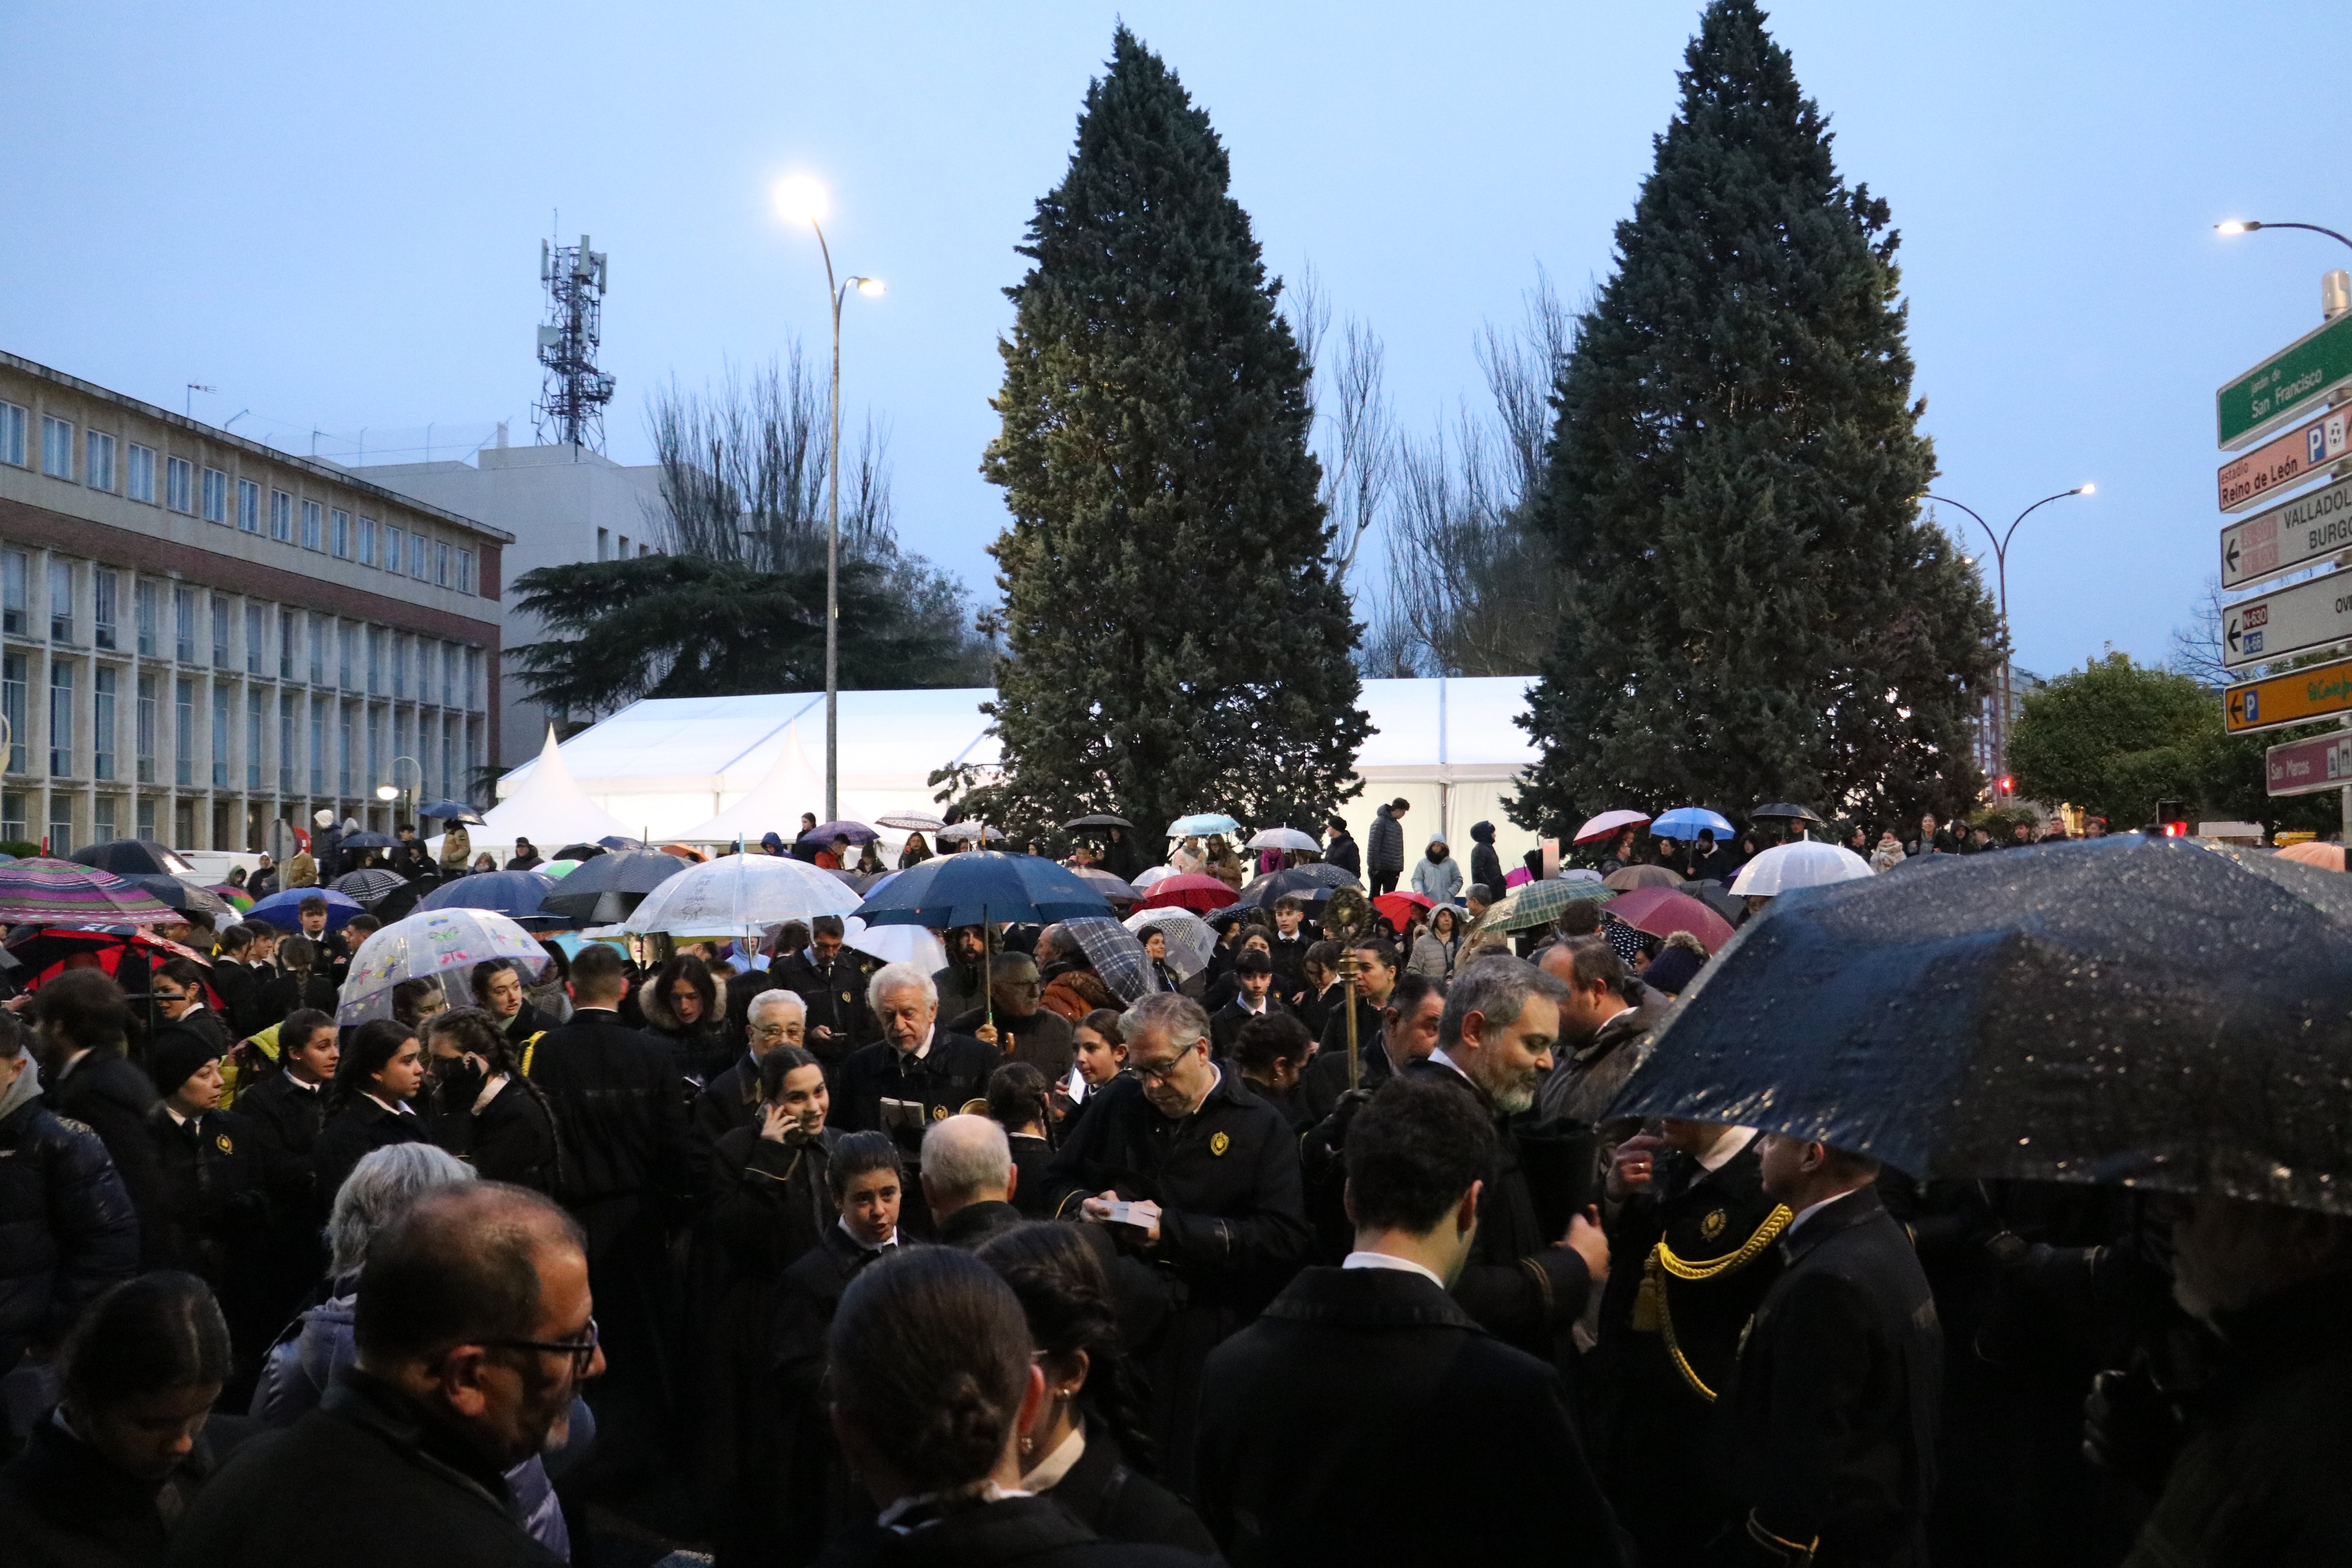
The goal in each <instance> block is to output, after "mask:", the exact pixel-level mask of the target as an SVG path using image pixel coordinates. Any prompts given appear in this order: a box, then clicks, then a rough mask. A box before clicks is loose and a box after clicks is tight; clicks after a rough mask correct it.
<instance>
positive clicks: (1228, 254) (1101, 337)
mask: <svg viewBox="0 0 2352 1568" xmlns="http://www.w3.org/2000/svg"><path fill="white" fill-rule="evenodd" d="M1228 177H1229V169H1228V166H1227V162H1226V154H1225V149H1224V147H1223V143H1222V142H1219V140H1218V138H1217V135H1216V132H1214V131H1213V130H1212V129H1211V128H1210V125H1209V119H1208V116H1207V115H1206V114H1204V113H1203V112H1202V111H1201V110H1199V109H1197V108H1195V107H1194V106H1193V104H1192V100H1191V98H1190V97H1189V95H1187V94H1186V92H1185V91H1184V89H1183V87H1182V85H1181V83H1180V82H1179V81H1178V80H1177V79H1176V76H1175V74H1174V73H1173V72H1172V71H1171V70H1170V69H1169V68H1168V67H1167V65H1166V63H1165V62H1164V61H1162V60H1161V59H1160V58H1159V57H1158V56H1156V55H1154V54H1153V53H1151V52H1150V50H1149V49H1147V48H1145V47H1143V46H1142V45H1141V44H1140V43H1139V42H1138V41H1137V40H1136V38H1135V37H1134V36H1133V35H1132V34H1130V33H1129V31H1128V30H1127V29H1126V28H1125V27H1121V28H1119V29H1118V33H1117V35H1116V36H1115V38H1114V40H1113V44H1112V57H1111V60H1110V64H1109V68H1108V72H1107V74H1106V75H1104V76H1103V77H1101V78H1100V79H1097V80H1096V81H1095V82H1093V83H1092V84H1091V85H1090V86H1089V87H1088V88H1087V101H1086V109H1085V111H1084V112H1083V113H1082V114H1081V115H1080V117H1079V120H1078V135H1077V146H1076V151H1075V152H1074V153H1072V155H1071V158H1070V163H1069V169H1068V172H1067V173H1066V174H1065V175H1064V176H1063V179H1062V182H1061V184H1058V185H1056V186H1055V188H1054V189H1053V190H1052V191H1051V192H1049V193H1047V195H1045V196H1044V197H1043V198H1042V199H1041V200H1040V201H1039V202H1038V203H1037V211H1036V216H1035V217H1034V219H1033V220H1032V221H1031V223H1030V226H1029V230H1028V236H1027V243H1025V244H1024V245H1023V246H1022V247H1020V249H1021V254H1023V255H1024V256H1026V257H1028V258H1030V259H1031V261H1032V262H1033V263H1034V265H1032V267H1031V268H1030V269H1029V271H1028V273H1027V275H1026V276H1024V278H1023V279H1022V280H1021V282H1020V283H1019V284H1018V285H1017V286H1015V287H1014V288H1013V289H1008V290H1006V292H1007V294H1008V295H1009V296H1010V297H1011V299H1012V300H1013V304H1014V306H1015V307H1016V308H1017V309H1016V314H1015V318H1014V322H1013V336H1012V338H1011V340H1010V341H1009V342H1003V343H1002V344H1001V345H1000V346H1001V348H1002V351H1003V355H1004V384H1003V390H1002V391H1001V392H1000V394H999V395H998V396H997V397H996V399H995V402H994V406H995V407H996V409H997V411H998V412H999V414H1001V415H1002V416H1003V431H1002V433H1001V434H1000V435H999V436H998V437H997V438H996V439H995V441H993V442H992V443H991V444H990V446H989V448H988V452H987V456H986V458H985V459H984V461H983V462H982V473H983V474H984V475H985V476H986V477H987V478H988V479H990V480H991V481H992V482H993V483H996V484H999V485H1002V486H1003V487H1004V492H1005V504H1006V506H1007V508H1008V509H1009V510H1011V512H1012V514H1013V522H1012V526H1011V527H1009V528H1008V529H1006V530H1005V531H1004V532H1003V534H1002V535H1001V536H1000V537H999V538H998V540H997V542H996V543H995V544H994V545H993V546H992V552H993V553H994V555H995V557H996V560H997V563H998V567H999V572H998V582H999V584H1000V585H1001V586H1002V587H1003V592H1004V605H1003V616H1002V621H1001V627H1002V630H1003V634H1004V637H1005V643H1006V647H1007V650H1008V651H1007V653H1006V654H1005V655H1004V656H1003V657H1001V658H999V660H998V664H997V675H996V685H997V700H996V702H995V704H994V706H993V708H992V713H993V716H994V718H995V720H996V724H997V729H998V732H999V733H1000V735H1001V736H1002V737H1003V754H1004V762H1005V765H1006V769H1007V778H1006V780H1005V782H1004V783H1003V784H1002V785H1000V786H997V787H996V788H994V789H992V791H990V792H989V798H988V799H987V800H985V801H983V802H979V803H975V804H976V805H977V806H978V807H979V809H981V810H983V811H986V812H989V813H992V814H994V815H996V816H1000V817H1003V818H1004V819H1005V820H1008V821H1014V822H1034V821H1038V820H1043V819H1059V818H1061V817H1064V816H1070V815H1074V814H1076V813H1080V812H1085V811H1094V810H1114V811H1118V812H1119V813H1121V814H1122V815H1124V816H1129V817H1131V818H1132V819H1134V821H1135V822H1136V823H1137V824H1138V825H1139V826H1140V827H1141V828H1142V829H1143V830H1145V831H1146V832H1156V831H1157V830H1158V829H1159V828H1160V826H1162V825H1163V824H1164V823H1166V822H1167V821H1169V820H1170V819H1171V818H1172V817H1174V816H1177V815H1179V814H1181V813H1182V812H1186V811H1198V810H1223V811H1230V812H1232V813H1234V815H1235V816H1240V817H1242V818H1244V820H1247V821H1251V822H1256V823H1268V822H1274V821H1277V820H1283V819H1287V820H1289V821H1292V822H1294V823H1300V824H1306V823H1308V822H1310V821H1311V818H1312V816H1313V815H1314V814H1315V813H1317V812H1320V811H1325V810H1328V808H1329V807H1330V806H1331V805H1334V804H1336V803H1337V801H1338V800H1339V798H1340V796H1341V793H1342V791H1343V789H1344V788H1345V785H1346V781H1347V780H1348V778H1349V775H1350V774H1351V773H1352V772H1353V768H1354V761H1355V754H1356V748H1357V746H1358V745H1359V744H1360V742H1362V740H1363V737H1364V735H1365V734H1366V732H1367V731H1368V730H1369V727H1370V725H1369V721H1368V720H1367V719H1366V717H1365V715H1364V714H1363V713H1362V712H1361V711H1360V710H1358V709H1357V707H1356V706H1355V703H1356V698H1357V696H1358V693H1359V691H1360V685H1359V682H1358V679H1357V677H1356V671H1355V668H1354V664H1353V661H1352V658H1351V654H1352V650H1353V649H1354V647H1355V645H1356V639H1357V628H1356V626H1354V624H1353V623H1352V621H1351V620H1350V618H1349V605H1348V601H1347V597H1346V595H1345V594H1344V593H1342V592H1341V590H1340V589H1339V587H1338V585H1337V584H1334V583H1333V582H1332V581H1331V579H1330V576H1329V574H1328V572H1327V570H1326V566H1325V560H1326V553H1327V551H1328V546H1329V542H1330V529H1329V525H1328V522H1327V521H1326V520H1325V516H1324V509H1323V507H1322V505H1321V504H1320V503H1319V502H1318V500H1317V499H1316V487H1317V481H1318V478H1319V475H1320V469H1319V468H1318V466H1317V463H1316V460H1315V458H1314V457H1313V455H1312V454H1311V453H1310V452H1309V451H1308V450H1307V427H1308V424H1309V420H1310V410H1309V407H1308V403H1307V364H1306V362H1305V359H1304V357H1303V356H1302V355H1301V354H1300V353H1299V350H1298V344H1297V340H1296V339H1295V338H1293V336H1292V335H1291V331H1290V328H1289V327H1288V325H1287V324H1286V322H1285V321H1284V320H1283V318H1282V317H1281V315H1280V314H1279V313H1278V312H1277V311H1276V309H1275V298H1276V292H1277V290H1278V289H1279V288H1280V285H1279V283H1278V282H1276V281H1271V280H1269V279H1267V278H1266V276H1265V267H1264V265H1263V264H1262V262H1261V260H1260V258H1259V254H1258V246H1257V241H1256V239H1255V237H1253V236H1252V234H1251V232H1250V224H1249V217H1248V216H1247V215H1246V214H1245V213H1244V212H1243V211H1242V209H1241V206H1240V205H1239V204H1238V203H1236V202H1235V201H1234V199H1233V197H1232V196H1231V195H1228V194H1227V190H1226V186H1227V182H1228Z"/></svg>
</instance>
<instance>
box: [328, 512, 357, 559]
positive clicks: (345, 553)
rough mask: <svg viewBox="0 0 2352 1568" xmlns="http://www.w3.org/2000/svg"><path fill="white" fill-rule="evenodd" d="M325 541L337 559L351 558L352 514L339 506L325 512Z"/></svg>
mask: <svg viewBox="0 0 2352 1568" xmlns="http://www.w3.org/2000/svg"><path fill="white" fill-rule="evenodd" d="M327 542H328V544H329V546H330V547H331V549H332V550H333V552H334V553H335V555H336V556H337V558H338V559H341V560H344V561H349V560H350V559H351V558H352V514H351V513H350V512H347V511H345V510H343V509H342V508H341V507H337V508H335V509H334V510H332V511H331V512H329V513H328V514H327Z"/></svg>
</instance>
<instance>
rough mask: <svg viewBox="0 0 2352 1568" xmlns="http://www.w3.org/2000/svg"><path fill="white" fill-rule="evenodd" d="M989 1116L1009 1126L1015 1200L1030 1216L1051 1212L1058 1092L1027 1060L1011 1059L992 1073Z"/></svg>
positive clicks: (1006, 1138)
mask: <svg viewBox="0 0 2352 1568" xmlns="http://www.w3.org/2000/svg"><path fill="white" fill-rule="evenodd" d="M988 1119H989V1120H990V1121H993V1122H995V1123H996V1124H997V1125H998V1126H999V1127H1002V1128H1003V1129H1004V1141H1005V1142H1007V1143H1009V1144H1011V1145H1012V1148H1013V1169H1014V1170H1015V1171H1017V1172H1019V1173H1020V1174H1019V1175H1018V1176H1016V1177H1015V1178H1014V1180H1013V1205H1014V1206H1015V1207H1017V1208H1018V1209H1020V1211H1021V1212H1022V1213H1023V1214H1024V1215H1028V1216H1029V1217H1030V1218H1031V1219H1045V1218H1048V1217H1050V1216H1051V1215H1052V1214H1053V1212H1054V1209H1053V1202H1052V1196H1051V1194H1052V1189H1051V1188H1050V1187H1048V1186H1047V1185H1046V1184H1045V1167H1046V1166H1048V1165H1050V1164H1052V1163H1054V1139H1053V1126H1054V1094H1053V1090H1052V1089H1049V1088H1047V1087H1046V1084H1045V1074H1044V1073H1041V1072H1039V1071H1038V1070H1037V1069H1036V1068H1033V1067H1031V1066H1030V1065H1029V1064H1028V1063H1027V1062H1006V1063H1005V1064H1004V1065H1003V1067H1001V1068H997V1069H996V1070H995V1071H994V1072H992V1073H991V1074H989V1075H988Z"/></svg>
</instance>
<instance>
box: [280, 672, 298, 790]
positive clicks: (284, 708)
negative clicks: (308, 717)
mask: <svg viewBox="0 0 2352 1568" xmlns="http://www.w3.org/2000/svg"><path fill="white" fill-rule="evenodd" d="M293 793H294V699H292V698H291V697H286V696H280V697H279V698H278V794H279V795H292V794H293Z"/></svg>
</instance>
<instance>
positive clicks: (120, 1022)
mask: <svg viewBox="0 0 2352 1568" xmlns="http://www.w3.org/2000/svg"><path fill="white" fill-rule="evenodd" d="M26 1016H29V1017H30V1018H31V1019H32V1021H33V1028H34V1038H35V1039H36V1040H37V1042H38V1045H39V1047H40V1052H39V1054H40V1058H41V1081H42V1086H43V1089H42V1099H43V1100H45V1101H46V1102H47V1106H48V1108H49V1113H50V1114H51V1115H53V1116H61V1117H64V1118H65V1119H66V1120H68V1121H79V1122H80V1123H81V1124H82V1125H83V1126H85V1127H87V1128H89V1130H90V1131H93V1132H95V1133H97V1134H98V1139H99V1142H101V1143H103V1144H105V1145H106V1152H108V1153H109V1154H110V1155H111V1156H113V1159H114V1169H115V1172H116V1173H117V1174H119V1175H120V1176H121V1178H122V1188H123V1191H124V1192H126V1193H128V1194H131V1207H132V1208H133V1209H135V1210H137V1211H138V1212H139V1214H140V1215H142V1220H143V1216H145V1215H150V1214H152V1213H154V1212H155V1208H156V1205H157V1204H158V1203H160V1202H161V1200H162V1188H161V1182H162V1170H161V1167H160V1166H159V1165H158V1164H157V1163H156V1159H155V1144H154V1140H153V1139H152V1137H150V1136H149V1133H148V1130H147V1115H148V1112H150V1111H152V1110H154V1109H155V1105H156V1102H157V1100H159V1099H160V1097H159V1096H158V1095H157V1094H156V1092H155V1085H154V1083H153V1081H152V1080H151V1079H149V1078H148V1076H147V1074H146V1073H145V1072H144V1071H143V1070H142V1068H139V1067H138V1066H137V1065H136V1064H135V1063H133V1062H131V1060H130V1059H129V1058H127V1057H125V1056H124V1055H123V1052H124V1050H125V1049H126V1044H127V1042H128V1040H129V1038H130V1034H131V1005H130V1004H129V1003H128V1002H125V1001H124V1000H123V998H122V993H121V990H120V989H119V988H118V987H117V986H116V985H115V984H114V982H113V981H111V980H110V979H108V978H107V977H106V976H105V975H104V974H103V973H100V972H99V971H98V970H95V969H68V970H67V971H66V972H65V973H62V974H59V975H57V976H55V977H53V978H52V979H50V980H49V981H47V983H46V984H43V985H42V987H41V988H40V989H39V990H38V991H36V992H34V993H33V1000H32V1002H31V1003H30V1004H29V1005H27V1006H26Z"/></svg>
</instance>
